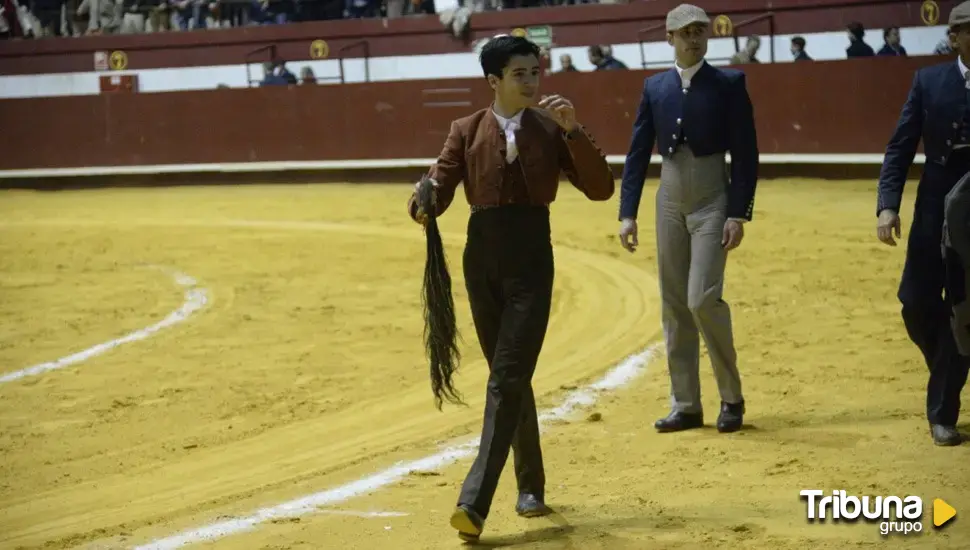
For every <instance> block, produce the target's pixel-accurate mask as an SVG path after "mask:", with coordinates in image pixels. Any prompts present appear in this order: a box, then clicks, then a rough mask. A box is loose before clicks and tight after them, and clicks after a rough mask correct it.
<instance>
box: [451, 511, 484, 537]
mask: <svg viewBox="0 0 970 550" xmlns="http://www.w3.org/2000/svg"><path fill="white" fill-rule="evenodd" d="M449 523H451V526H452V527H454V528H455V529H457V530H458V538H460V539H461V540H463V541H465V542H475V541H477V540H478V537H479V536H481V534H482V530H483V529H484V527H485V520H484V519H483V518H482V516H480V515H478V512H476V511H475V510H472V507H471V506H468V505H467V504H459V505H458V508H456V509H455V511H454V513H452V514H451V521H450V522H449Z"/></svg>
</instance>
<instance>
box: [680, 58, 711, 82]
mask: <svg viewBox="0 0 970 550" xmlns="http://www.w3.org/2000/svg"><path fill="white" fill-rule="evenodd" d="M703 65H704V60H703V59H701V60H700V61H698V62H697V63H695V64H693V65H691V66H690V67H687V68H686V69H683V68H681V66H680V65H678V64H677V63H674V67H675V68H676V69H677V74H679V75H680V85H681V87H683V88H684V89H689V88H690V81H691V79H692V78H694V75H695V74H697V71H699V70H701V67H702V66H703Z"/></svg>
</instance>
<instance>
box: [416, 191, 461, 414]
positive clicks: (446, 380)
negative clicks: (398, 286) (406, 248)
mask: <svg viewBox="0 0 970 550" xmlns="http://www.w3.org/2000/svg"><path fill="white" fill-rule="evenodd" d="M417 203H418V211H419V212H423V213H424V214H425V215H426V216H427V221H426V223H425V226H424V231H425V237H426V239H427V245H428V247H427V248H428V252H427V254H428V256H427V260H426V262H425V265H424V282H423V284H422V289H421V302H422V306H423V309H424V346H425V351H426V353H427V357H428V360H429V361H430V362H431V390H432V392H433V393H434V401H435V407H436V408H437V409H438V410H439V411H440V410H441V406H442V403H443V402H444V401H448V402H450V403H453V404H463V403H462V399H461V394H460V393H459V392H458V390H457V389H455V386H454V382H453V380H452V376H453V375H454V374H455V372H456V371H457V370H458V365H459V362H460V361H461V351H460V350H459V347H458V337H459V336H458V324H457V322H456V321H455V301H454V298H453V296H452V293H451V275H450V274H449V273H448V261H447V258H445V248H444V245H443V244H442V242H441V232H440V230H439V229H438V222H437V219H436V214H437V210H436V209H435V201H434V181H433V180H431V179H430V178H428V177H425V178H422V180H421V183H420V185H419V186H418V192H417Z"/></svg>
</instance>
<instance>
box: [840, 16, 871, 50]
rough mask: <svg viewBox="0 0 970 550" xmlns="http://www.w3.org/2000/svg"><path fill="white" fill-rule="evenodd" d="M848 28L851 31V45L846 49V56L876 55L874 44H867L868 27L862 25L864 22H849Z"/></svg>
mask: <svg viewBox="0 0 970 550" xmlns="http://www.w3.org/2000/svg"><path fill="white" fill-rule="evenodd" d="M847 30H848V31H849V47H848V48H846V50H845V55H846V57H849V58H852V57H872V56H874V55H876V52H875V51H873V49H872V46H870V45H869V44H866V41H865V37H866V29H865V27H863V26H862V23H859V22H858V21H853V22H852V23H849V25H848V27H847Z"/></svg>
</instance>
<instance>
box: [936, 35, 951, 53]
mask: <svg viewBox="0 0 970 550" xmlns="http://www.w3.org/2000/svg"><path fill="white" fill-rule="evenodd" d="M951 53H953V45H951V44H950V38H949V37H945V38H943V40H940V41H939V42H938V43H937V44H936V48H934V49H933V54H934V55H950V54H951Z"/></svg>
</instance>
